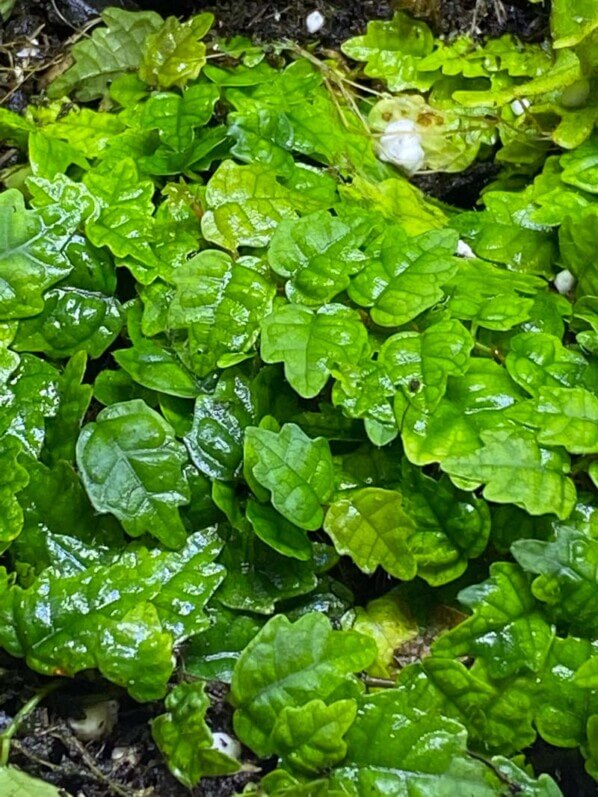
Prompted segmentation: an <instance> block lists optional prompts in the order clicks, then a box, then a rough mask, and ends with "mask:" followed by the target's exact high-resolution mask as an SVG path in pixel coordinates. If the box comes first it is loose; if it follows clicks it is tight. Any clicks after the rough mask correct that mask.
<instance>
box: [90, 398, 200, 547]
mask: <svg viewBox="0 0 598 797" xmlns="http://www.w3.org/2000/svg"><path fill="white" fill-rule="evenodd" d="M186 459H187V457H186V454H185V450H184V447H183V446H182V444H181V443H179V442H177V441H176V440H175V438H174V433H173V430H172V427H171V426H170V425H169V424H168V423H167V422H166V421H165V420H164V419H163V418H162V417H161V416H160V415H158V414H157V413H156V412H154V410H151V409H150V408H149V407H148V406H147V405H146V404H145V403H144V402H143V401H141V400H139V399H137V400H134V401H128V402H123V403H121V404H113V405H112V406H111V407H107V408H106V409H104V410H102V412H100V414H99V415H98V417H97V420H96V422H95V423H91V424H88V425H87V426H85V427H84V429H83V430H82V432H81V435H80V437H79V441H78V443H77V464H78V466H79V470H80V472H81V478H82V480H83V484H84V485H85V489H86V490H87V492H88V494H89V497H90V499H91V502H92V504H93V505H94V507H95V508H96V509H97V510H98V512H111V513H112V514H113V515H115V516H116V517H117V518H118V519H119V520H120V521H121V523H122V524H123V526H124V528H125V530H126V531H127V532H128V533H129V534H130V535H131V536H133V537H138V536H140V535H141V534H145V533H150V534H152V535H153V536H154V537H156V538H157V539H159V540H160V541H161V542H163V543H164V544H165V545H167V546H169V547H172V548H178V547H179V546H180V545H182V544H183V543H184V541H185V537H186V533H185V529H184V527H183V523H182V521H181V518H180V516H179V512H178V507H179V506H181V505H182V504H185V503H187V502H188V500H189V488H188V485H187V481H186V479H185V477H184V474H183V465H184V464H185V462H186Z"/></svg>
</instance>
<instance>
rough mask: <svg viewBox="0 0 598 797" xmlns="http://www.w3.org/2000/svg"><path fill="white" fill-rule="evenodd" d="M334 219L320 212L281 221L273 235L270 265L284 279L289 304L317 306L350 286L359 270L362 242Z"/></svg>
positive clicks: (361, 264) (352, 231)
mask: <svg viewBox="0 0 598 797" xmlns="http://www.w3.org/2000/svg"><path fill="white" fill-rule="evenodd" d="M363 237H364V236H363V234H362V235H359V234H358V233H357V232H356V231H354V230H353V229H352V228H351V227H350V226H349V225H348V224H345V222H343V221H342V220H341V219H339V218H338V217H337V216H332V215H330V213H328V212H327V211H324V210H321V211H318V212H316V213H310V214H309V215H308V216H304V217H303V218H301V219H297V220H295V221H283V222H281V223H280V224H279V226H278V228H277V229H276V232H275V233H274V235H273V236H272V242H271V244H270V248H269V250H268V260H269V262H270V266H271V267H272V269H273V270H274V271H275V272H276V273H277V274H280V276H281V277H286V278H287V280H288V281H287V283H286V294H287V296H288V297H289V300H290V301H291V302H299V303H303V304H308V305H318V304H322V303H325V302H328V301H330V300H331V299H333V298H334V297H335V296H336V295H337V294H339V293H340V292H341V291H343V290H345V289H346V288H348V287H349V282H350V276H351V275H352V274H356V273H357V272H358V271H361V269H362V268H363V266H364V265H365V262H366V256H365V254H364V253H363V252H361V251H360V250H359V248H358V247H359V245H360V243H361V242H362V240H363Z"/></svg>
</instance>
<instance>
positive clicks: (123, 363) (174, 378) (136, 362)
mask: <svg viewBox="0 0 598 797" xmlns="http://www.w3.org/2000/svg"><path fill="white" fill-rule="evenodd" d="M130 332H131V329H130V326H129V333H130ZM112 356H113V357H114V359H115V360H116V362H117V363H118V364H119V365H120V367H121V368H122V369H123V371H126V373H127V374H129V376H130V377H131V378H132V379H133V380H134V381H135V382H137V383H138V384H140V385H143V387H146V388H148V390H156V391H158V392H159V393H166V394H167V395H169V396H177V397H179V398H195V396H197V394H198V393H199V390H200V387H199V384H198V382H197V380H196V379H195V377H194V376H193V374H192V373H191V372H190V371H189V370H188V369H187V368H185V366H184V365H183V363H182V362H181V359H180V357H178V356H177V354H176V353H175V352H173V351H171V350H169V349H167V348H166V347H165V346H161V345H160V344H159V343H158V341H157V340H150V339H148V338H143V337H142V336H141V335H139V336H138V337H135V340H134V343H133V346H132V347H131V348H129V349H118V351H115V352H113V355H112Z"/></svg>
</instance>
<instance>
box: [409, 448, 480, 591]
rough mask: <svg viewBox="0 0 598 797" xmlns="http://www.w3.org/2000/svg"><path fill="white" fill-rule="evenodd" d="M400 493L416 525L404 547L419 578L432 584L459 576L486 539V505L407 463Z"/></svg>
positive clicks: (436, 584)
mask: <svg viewBox="0 0 598 797" xmlns="http://www.w3.org/2000/svg"><path fill="white" fill-rule="evenodd" d="M401 491H402V494H403V500H404V509H405V512H407V514H408V515H409V517H410V518H411V519H412V521H413V524H414V527H415V528H414V531H413V533H412V534H411V536H410V538H409V549H410V552H411V555H412V556H413V558H414V559H415V561H416V563H417V574H418V576H420V577H421V578H423V579H425V581H427V582H428V584H431V585H432V586H439V585H441V584H446V583H447V582H449V581H453V580H454V579H456V578H459V576H461V575H462V574H463V573H464V572H465V570H466V568H467V565H468V563H469V559H472V558H474V557H476V556H480V554H482V553H483V552H484V550H485V548H486V545H487V543H488V537H489V534H490V512H489V509H488V505H487V504H486V502H485V501H484V500H482V499H481V498H477V497H476V496H475V495H474V494H473V493H468V492H464V491H461V490H457V488H456V487H454V486H453V485H452V484H451V482H450V481H449V479H448V478H447V477H446V476H443V477H442V478H441V479H440V480H439V481H436V480H435V479H431V478H430V477H429V476H426V475H424V473H423V472H422V471H421V470H419V469H417V468H414V467H410V466H408V465H407V463H406V462H404V464H403V475H402V480H401Z"/></svg>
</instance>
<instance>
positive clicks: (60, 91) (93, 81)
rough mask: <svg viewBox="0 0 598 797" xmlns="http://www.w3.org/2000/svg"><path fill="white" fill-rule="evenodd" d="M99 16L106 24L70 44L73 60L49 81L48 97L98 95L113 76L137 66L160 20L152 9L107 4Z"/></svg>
mask: <svg viewBox="0 0 598 797" xmlns="http://www.w3.org/2000/svg"><path fill="white" fill-rule="evenodd" d="M102 20H103V22H104V23H105V24H106V27H101V28H96V29H95V30H94V31H93V33H92V34H91V36H90V37H87V38H85V39H83V40H82V41H80V42H78V44H76V45H75V46H74V47H73V57H74V59H75V63H74V65H73V66H71V67H70V68H69V69H67V71H66V72H64V73H63V74H62V75H60V76H59V77H58V78H56V80H54V81H53V82H52V83H51V84H50V88H49V90H48V94H49V96H50V97H51V98H53V99H56V98H60V97H63V96H64V95H65V94H70V93H71V92H73V94H74V96H75V97H76V98H77V99H78V100H80V101H81V102H89V101H90V100H95V99H98V98H100V97H101V96H102V95H103V94H104V93H105V92H106V89H107V87H108V85H109V84H110V83H111V82H112V81H113V80H114V79H115V78H117V77H119V76H120V75H122V74H124V73H125V72H128V71H129V70H131V69H136V68H137V67H138V66H139V64H140V63H141V54H142V51H143V47H144V44H145V41H146V39H147V37H148V36H149V35H150V33H153V32H155V31H157V30H159V29H160V27H161V26H162V24H163V20H162V18H161V17H160V16H159V15H158V14H155V13H154V12H153V11H144V12H142V13H139V12H130V11H123V10H122V9H121V8H107V9H106V10H105V11H104V13H103V14H102Z"/></svg>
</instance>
